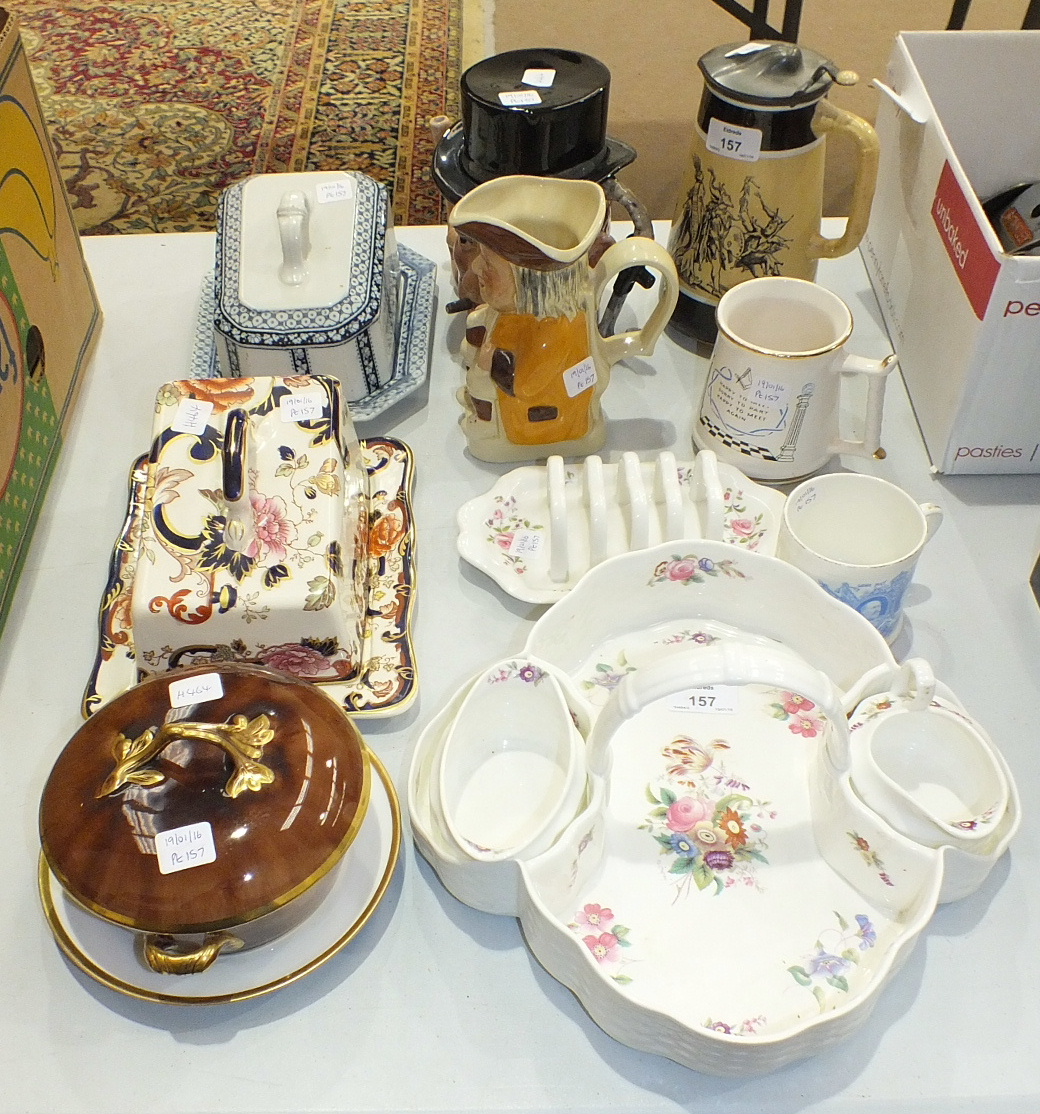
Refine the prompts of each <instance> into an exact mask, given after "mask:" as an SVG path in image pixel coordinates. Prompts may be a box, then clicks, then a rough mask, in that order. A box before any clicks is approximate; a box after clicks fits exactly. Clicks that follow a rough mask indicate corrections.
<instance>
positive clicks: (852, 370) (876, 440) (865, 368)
mask: <svg viewBox="0 0 1040 1114" xmlns="http://www.w3.org/2000/svg"><path fill="white" fill-rule="evenodd" d="M897 366H898V360H897V359H896V356H895V354H894V353H893V354H891V355H888V356H886V357H885V358H884V359H883V360H868V359H867V358H866V357H865V356H853V355H851V354H850V355H848V356H846V357H845V360H844V362H843V363H842V365H841V374H842V375H865V376H866V377H867V405H866V415H865V421H864V427H863V440H862V441H850V440H848V439H847V438H845V437H839V438H838V439H837V441H835V442H834V444H833V445H832V446H831V448H830V451H831V452H832V453H834V454H838V453H848V454H849V455H851V456H865V457H876V458H877V459H879V460H882V459H884V457H885V450H884V449H882V448H881V416H882V411H883V409H884V405H885V382H886V380H887V378H888V374H889V372H891V371H892V369H893V368H895V367H897Z"/></svg>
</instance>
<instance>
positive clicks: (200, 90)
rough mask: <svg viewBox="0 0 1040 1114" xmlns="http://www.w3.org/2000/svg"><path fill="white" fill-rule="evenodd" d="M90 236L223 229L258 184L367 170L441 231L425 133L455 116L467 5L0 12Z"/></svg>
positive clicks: (87, 2) (165, 4) (110, 4)
mask: <svg viewBox="0 0 1040 1114" xmlns="http://www.w3.org/2000/svg"><path fill="white" fill-rule="evenodd" d="M0 3H2V4H3V6H4V7H6V8H7V9H8V10H10V11H13V12H15V13H17V15H18V17H19V20H20V22H21V28H22V38H23V41H24V43H25V48H26V52H27V54H28V55H29V59H30V63H31V66H32V70H33V75H34V77H35V80H36V84H37V88H38V90H39V93H40V99H41V101H42V103H43V109H44V115H45V117H46V118H47V121H48V124H49V126H50V129H51V136H52V138H53V140H54V144H55V148H56V150H57V153H58V160H59V164H60V166H61V168H62V174H63V176H64V179H65V183H66V186H67V188H68V192H69V196H70V197H71V199H72V205H73V211H74V213H75V216H76V221H77V224H78V225H79V228H80V231H81V232H84V233H91V234H111V233H122V232H195V231H206V230H209V229H212V228H213V227H214V221H215V215H216V206H217V199H218V197H219V194H220V191H221V190H222V189H223V188H224V187H225V186H227V185H229V184H230V183H231V182H234V181H237V180H238V179H240V178H244V177H245V176H247V175H249V174H260V173H273V172H280V171H300V170H329V169H344V170H360V171H363V172H364V173H366V174H370V175H371V176H372V177H373V178H376V179H377V180H379V181H381V182H383V183H385V184H386V185H387V186H388V187H390V188H391V189H392V191H393V199H394V220H395V223H396V224H398V225H404V224H437V223H440V222H441V221H443V220H444V219H445V216H446V212H445V209H444V206H443V205H442V200H441V195H440V192H439V191H438V190H437V187H436V186H435V185H434V184H433V182H432V180H431V178H430V173H429V167H430V161H431V158H432V156H433V148H434V142H433V139H432V137H431V135H430V131H429V127H428V121H429V120H430V118H432V117H434V116H438V115H446V116H448V117H450V118H451V119H453V120H454V119H456V118H457V117H458V96H459V56H460V45H461V37H462V31H461V14H460V9H461V4H462V0H71V2H68V3H55V2H53V0H0Z"/></svg>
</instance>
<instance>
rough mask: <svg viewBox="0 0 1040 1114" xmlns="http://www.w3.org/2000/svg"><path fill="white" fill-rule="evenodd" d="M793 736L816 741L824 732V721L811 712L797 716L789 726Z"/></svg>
mask: <svg viewBox="0 0 1040 1114" xmlns="http://www.w3.org/2000/svg"><path fill="white" fill-rule="evenodd" d="M787 728H788V730H789V731H790V732H791V734H793V735H801V736H802V738H804V739H815V738H816V736H817V735H819V734H820V732H821V731H822V730H823V720H822V719H820V717H819V716H814V715H812V714H811V713H809V712H803V713H801V714H800V715H797V716H795V717H794V718H793V719H792V720H791V722H790V723H789V724H788V725H787Z"/></svg>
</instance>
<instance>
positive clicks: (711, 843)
mask: <svg viewBox="0 0 1040 1114" xmlns="http://www.w3.org/2000/svg"><path fill="white" fill-rule="evenodd" d="M532 661H537V662H539V663H540V666H539V668H541V669H546V670H553V671H555V673H556V675H557V677H560V678H563V680H564V682H565V688H566V690H567V691H568V694H569V696H568V702H569V704H570V707H571V711H572V715H573V716H574V722H575V723H576V725H577V726H578V728H579V730H580V731H581V733H582V734H583V735H584V736H585V738H586V762H587V767H588V784H589V793H588V798H587V803H586V804H585V806H584V807H583V809H582V811H581V812H580V813H579V814H578V816H577V817H576V818H575V819H574V820H573V821H572V822H571V823H569V824H566V825H565V826H562V827H561V828H560V830H559V834H558V836H557V839H556V841H555V842H554V843H553V845H552V846H551V847H550V848H549V849H548V850H547V851H546V852H544V853H543V854H541V855H538V856H536V857H533V858H523V857H518V858H517V859H515V860H513V861H503V862H498V863H496V864H494V867H493V870H492V868H491V867H488V866H484V867H483V868H482V869H481V870H480V871H477V870H475V869H474V865H473V864H472V863H468V862H467V861H466V859H465V857H464V856H462V855H459V854H458V853H457V851H456V850H455V849H454V848H453V846H452V843H451V841H450V839H448V838H447V837H446V832H445V826H444V823H443V819H444V818H443V815H442V809H441V805H440V802H439V801H438V799H437V795H436V792H435V780H436V775H435V771H436V768H437V763H438V761H439V756H440V754H441V753H442V750H443V747H444V744H445V740H446V738H447V737H448V734H449V732H450V730H451V725H452V722H453V721H454V720H455V719H456V718H457V716H458V714H459V709H460V707H461V706H462V704H463V702H464V700H465V697H466V693H467V691H468V688H469V686H468V685H467V686H463V687H462V688H461V689H460V690H459V692H458V693H456V694H455V696H454V697H453V698H452V699H451V701H449V703H448V704H447V705H446V706H445V708H444V709H442V710H441V711H440V712H439V713H438V714H437V716H435V718H434V719H433V720H432V722H431V723H430V724H429V725H428V726H427V728H426V729H425V730H424V731H423V733H422V735H421V737H420V739H419V742H418V744H417V746H416V749H415V752H414V754H413V758H412V764H411V768H410V771H409V781H408V806H409V811H410V815H411V821H412V830H413V835H414V838H415V841H416V844H417V846H418V848H419V850H420V852H421V853H422V854H423V856H424V857H425V858H426V859H427V860H428V861H429V862H430V863H431V865H432V866H433V868H434V869H435V871H436V872H437V874H438V876H439V878H440V879H441V881H442V882H443V884H444V885H445V887H446V888H447V889H448V890H450V891H451V892H452V893H453V894H455V896H457V897H458V898H459V899H460V900H462V901H464V902H466V903H467V904H469V905H471V906H473V907H474V908H477V909H482V910H484V911H487V912H493V913H498V914H512V915H516V916H518V917H519V919H520V922H521V924H522V927H523V930H524V939H525V941H526V942H527V944H528V946H529V948H530V949H531V951H532V953H533V954H534V955H535V957H536V958H537V959H538V960H539V962H540V963H541V964H542V965H543V966H544V967H545V968H546V969H547V970H548V971H549V972H550V973H551V974H552V975H554V976H555V977H556V978H557V979H559V980H560V981H561V982H563V983H564V984H565V985H566V986H568V987H569V988H570V989H571V990H573V991H574V993H575V994H576V995H577V996H578V998H579V999H580V1001H581V1002H582V1004H583V1005H584V1006H585V1008H586V1009H587V1010H588V1012H589V1014H590V1015H591V1016H592V1018H593V1019H594V1020H595V1021H596V1022H597V1024H599V1025H600V1026H601V1027H602V1028H603V1029H604V1030H605V1031H606V1032H608V1033H609V1034H611V1035H612V1036H614V1037H615V1038H616V1039H618V1040H619V1041H622V1042H623V1043H625V1044H628V1045H630V1046H632V1047H634V1048H638V1049H642V1050H645V1051H649V1052H654V1053H656V1054H660V1055H664V1056H667V1057H669V1058H671V1059H674V1060H676V1061H677V1062H679V1063H681V1064H684V1065H686V1066H689V1067H691V1068H694V1069H696V1070H698V1071H703V1072H706V1073H711V1074H720V1075H747V1074H757V1073H762V1072H767V1071H772V1070H775V1069H776V1068H779V1067H781V1066H782V1065H784V1064H786V1063H788V1062H790V1061H793V1060H796V1059H799V1058H801V1057H804V1056H808V1055H811V1054H814V1053H816V1052H819V1051H821V1050H822V1049H824V1048H827V1047H829V1046H830V1045H832V1044H834V1043H835V1042H837V1041H840V1040H842V1039H843V1038H844V1037H846V1036H847V1035H849V1033H851V1032H852V1030H853V1029H854V1028H855V1027H856V1026H857V1025H859V1024H861V1023H862V1022H863V1021H865V1020H866V1019H867V1017H868V1016H869V1015H870V1012H871V1010H872V1008H873V1005H874V1003H875V1002H876V1000H877V996H878V994H879V992H880V990H881V988H882V987H883V986H884V985H885V983H886V982H887V981H888V979H889V978H890V977H891V976H892V975H893V974H894V973H895V972H896V971H897V970H898V968H899V966H900V965H901V964H902V962H903V961H904V960H905V958H906V956H907V955H908V953H909V952H910V950H911V948H912V947H913V945H914V942H915V940H916V939H917V937H918V936H919V934H920V933H921V931H922V930H923V929H924V927H925V926H926V924H927V923H928V920H929V918H930V917H931V915H932V913H933V911H934V909H935V906H936V904H937V903H939V902H944V901H951V900H958V899H961V898H964V897H967V896H968V895H970V894H971V893H973V892H974V891H975V890H976V889H977V888H978V887H979V885H981V883H982V881H983V880H984V879H985V877H986V876H987V874H988V873H989V871H990V870H991V868H992V867H993V865H994V863H995V862H996V861H997V860H998V859H999V857H1000V856H1001V855H1003V854H1004V852H1005V851H1006V850H1007V847H1008V844H1009V842H1010V840H1011V838H1012V837H1013V835H1014V834H1015V832H1016V830H1017V828H1018V826H1019V821H1020V804H1019V801H1018V797H1017V792H1016V791H1015V789H1014V785H1013V783H1011V782H1010V773H1009V772H1008V771H1007V767H1006V763H1004V762H1003V759H1001V758H1000V757H999V755H998V756H997V757H998V761H999V762H1000V764H1001V769H1002V770H1003V771H1004V773H1005V774H1006V775H1007V777H1008V779H1009V783H1010V790H1009V796H1008V806H1007V809H1006V812H1005V813H1004V815H1002V816H1001V817H999V818H996V819H995V822H994V824H993V833H992V835H991V836H989V837H987V838H986V839H983V840H981V841H979V843H978V845H977V846H975V847H973V848H971V849H966V848H964V847H950V846H932V845H930V844H927V843H923V842H919V841H918V840H916V839H911V838H909V837H907V836H906V835H904V834H903V833H902V832H901V831H900V830H899V829H898V827H897V826H896V824H895V822H894V821H895V820H896V819H897V818H896V817H894V816H892V817H890V816H888V815H887V814H886V812H885V810H884V809H875V808H872V807H871V806H870V805H868V804H867V803H865V802H864V800H863V799H861V797H860V796H859V795H858V794H857V792H856V789H855V786H854V784H853V782H852V777H851V774H852V771H853V768H854V763H855V759H856V754H857V748H858V747H860V746H861V739H862V737H863V736H864V734H865V732H864V731H863V730H862V729H857V730H855V731H853V732H850V729H849V723H848V719H847V717H848V715H849V713H851V712H852V711H853V709H857V711H856V715H857V716H858V717H860V718H863V717H864V716H869V715H872V714H875V713H874V712H873V709H874V707H875V705H877V704H878V702H879V701H882V702H884V701H885V700H886V694H888V693H889V692H890V691H891V690H892V688H893V685H894V684H895V682H896V679H897V677H898V675H899V672H900V667H899V665H898V664H897V663H896V661H895V659H894V657H893V656H892V653H891V650H890V649H889V647H888V645H887V643H886V642H885V640H884V639H883V638H882V636H881V635H880V634H879V633H878V632H877V631H876V630H875V629H874V627H873V626H871V624H870V623H869V622H868V621H867V620H865V619H864V618H863V617H862V616H860V615H859V614H857V613H856V612H854V611H853V610H852V609H850V608H848V607H845V606H844V605H842V604H841V603H840V602H839V601H837V600H835V599H834V598H833V597H831V596H829V595H828V594H827V593H826V592H825V591H824V590H823V589H822V588H820V587H819V585H817V584H816V583H815V582H814V581H813V580H812V579H811V578H809V577H808V576H806V575H805V574H803V573H801V572H799V571H798V570H797V569H794V568H793V567H792V566H790V565H787V564H786V563H784V562H782V561H780V560H778V559H776V558H774V557H769V556H765V555H762V554H757V553H752V552H742V551H740V550H736V549H735V548H734V547H733V546H731V545H729V544H727V543H723V542H717V541H710V540H705V539H692V540H688V541H681V542H677V543H672V542H667V543H664V544H662V545H658V546H656V547H652V548H650V549H646V550H639V551H633V552H630V553H626V554H622V555H620V556H617V557H613V558H610V559H608V560H606V561H604V562H603V563H602V564H599V565H597V566H596V567H595V568H593V569H592V570H591V571H590V572H588V573H587V574H586V575H585V576H584V577H582V579H581V580H580V581H579V583H578V585H577V586H576V587H575V589H574V590H573V591H572V592H570V593H568V594H567V596H566V597H565V598H564V599H562V600H560V601H559V602H557V603H556V604H554V605H553V606H552V607H551V608H550V609H549V610H548V611H547V612H546V613H545V614H544V615H543V616H542V617H541V618H540V619H539V620H538V622H537V623H536V624H535V626H534V628H533V629H532V631H531V634H530V636H529V638H528V640H527V645H526V646H525V648H524V650H523V651H521V652H520V653H519V654H518V655H516V662H517V663H524V662H528V663H530V662H532ZM478 676H479V675H478ZM531 680H532V682H533V681H534V674H533V673H532V674H531ZM472 683H473V682H470V684H472ZM935 691H936V693H938V694H939V696H940V697H941V699H942V701H943V702H944V704H946V705H948V706H950V707H956V708H960V705H959V703H958V702H957V701H956V698H955V697H954V695H953V694H952V693H951V692H950V691H949V689H948V688H947V687H946V686H944V685H941V684H940V683H939V682H936V688H935ZM961 712H962V714H963V709H961ZM856 722H858V721H856V720H854V723H853V726H855V723H856Z"/></svg>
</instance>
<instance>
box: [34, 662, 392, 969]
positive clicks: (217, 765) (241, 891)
mask: <svg viewBox="0 0 1040 1114" xmlns="http://www.w3.org/2000/svg"><path fill="white" fill-rule="evenodd" d="M371 781H372V775H371V763H370V759H369V754H368V750H367V748H366V747H365V745H364V742H363V740H362V739H361V736H360V735H359V734H358V732H357V729H356V728H355V727H354V725H353V724H352V723H351V721H350V719H349V718H348V717H347V715H346V714H345V713H344V712H343V711H342V710H341V709H340V708H339V707H337V706H336V705H335V704H334V703H333V702H332V701H331V700H329V699H328V698H327V697H326V696H325V695H324V694H323V693H322V692H321V691H320V689H318V688H316V687H315V686H313V685H311V684H309V683H307V682H305V681H300V680H297V679H296V678H293V677H289V676H288V675H286V674H281V673H278V672H276V671H274V670H271V669H267V668H264V667H260V666H250V665H241V664H235V663H228V664H226V665H223V666H222V667H220V668H219V669H218V668H213V667H208V668H207V667H203V668H196V669H187V670H181V671H175V672H173V673H169V674H165V675H163V676H159V677H154V678H151V679H149V680H147V681H144V682H143V683H142V684H140V685H137V686H136V687H134V688H133V689H131V690H129V691H128V692H126V693H124V694H123V695H121V696H119V697H117V698H116V699H114V700H112V701H111V702H110V703H109V704H107V705H105V706H104V707H103V708H101V709H100V710H99V711H98V712H97V713H95V715H94V716H92V717H91V718H90V719H89V720H87V721H86V723H84V725H83V726H82V727H81V728H80V729H79V731H77V732H76V734H75V735H74V736H73V737H72V739H71V740H70V741H69V742H68V744H67V745H66V746H65V748H64V750H63V751H62V753H61V755H60V756H59V757H58V760H57V761H56V762H55V764H54V767H53V769H52V771H51V774H50V777H49V778H48V780H47V784H46V786H45V788H44V791H43V795H42V800H41V804H40V842H41V847H42V853H43V858H44V860H45V861H46V864H47V867H48V868H49V871H50V872H51V874H52V875H53V876H54V878H55V879H56V880H57V882H58V883H59V884H60V886H61V887H62V889H63V890H64V891H65V892H66V893H67V894H68V895H69V896H70V897H71V898H72V899H73V900H74V901H75V902H76V903H77V904H78V905H80V906H81V907H82V908H83V909H85V910H86V911H88V912H89V913H91V914H92V915H93V916H95V917H96V918H99V919H100V920H101V921H103V922H105V923H106V924H107V925H114V926H117V927H119V928H122V929H125V930H126V944H125V946H126V948H127V949H128V950H130V949H132V948H135V947H136V948H137V949H138V953H139V955H140V956H141V959H142V962H143V963H144V964H145V965H146V966H147V967H148V968H149V969H150V970H151V971H153V972H155V973H158V974H163V975H166V974H169V975H194V974H196V973H199V972H201V971H205V970H206V969H207V968H208V967H209V966H210V965H211V964H213V963H214V962H216V961H217V960H218V957H220V956H221V954H222V953H228V954H229V955H231V958H229V959H226V960H224V959H222V960H221V962H227V963H233V962H234V958H233V953H235V952H238V951H241V950H245V949H249V948H255V947H258V946H260V945H264V944H267V943H270V942H271V941H273V940H277V939H278V937H280V936H281V935H283V934H284V933H286V932H288V931H289V930H290V929H291V928H294V927H296V926H297V925H299V924H300V923H301V922H302V921H303V920H304V919H306V918H307V917H308V916H309V915H311V914H312V913H313V912H314V910H315V909H317V907H318V906H319V905H320V904H321V902H322V900H323V899H324V898H325V896H326V894H327V893H328V891H329V889H330V887H331V886H332V884H333V882H334V880H335V873H336V870H337V868H338V867H339V865H340V863H341V861H342V860H343V858H344V856H345V855H346V854H347V852H348V849H349V848H350V846H351V844H352V843H353V841H354V838H355V836H356V835H357V833H358V831H359V829H360V827H361V825H362V823H363V821H364V818H365V813H366V810H367V808H368V803H369V797H370V792H371Z"/></svg>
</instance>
